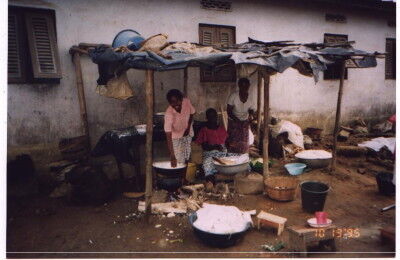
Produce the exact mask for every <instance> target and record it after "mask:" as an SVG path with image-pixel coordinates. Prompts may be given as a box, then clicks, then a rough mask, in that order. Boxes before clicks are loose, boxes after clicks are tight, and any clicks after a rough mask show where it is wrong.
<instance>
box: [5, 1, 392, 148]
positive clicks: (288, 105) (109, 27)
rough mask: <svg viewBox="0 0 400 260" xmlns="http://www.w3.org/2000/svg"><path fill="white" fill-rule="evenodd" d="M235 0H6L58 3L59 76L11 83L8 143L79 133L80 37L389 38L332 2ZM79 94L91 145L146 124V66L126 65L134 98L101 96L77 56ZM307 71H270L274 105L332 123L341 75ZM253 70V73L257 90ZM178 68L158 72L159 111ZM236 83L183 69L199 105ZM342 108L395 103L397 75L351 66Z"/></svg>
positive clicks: (387, 108)
mask: <svg viewBox="0 0 400 260" xmlns="http://www.w3.org/2000/svg"><path fill="white" fill-rule="evenodd" d="M290 2H291V4H285V3H284V1H265V0H249V1H239V0H236V1H233V4H232V7H233V10H232V12H221V11H210V10H205V9H202V8H200V1H199V0H190V1H184V0H170V1H165V0H164V1H161V0H160V1H156V0H148V1H133V0H113V1H105V0H96V1H89V0H86V1H84V0H80V1H78V0H69V1H63V0H46V1H44V0H35V1H28V0H11V1H10V4H12V5H17V6H29V7H39V8H50V9H54V10H55V11H56V20H57V21H56V26H57V38H58V47H59V53H60V58H61V68H62V74H63V78H62V80H61V83H60V84H59V85H44V84H34V85H26V84H9V85H8V142H9V145H11V146H15V145H24V144H36V143H47V142H54V141H58V139H59V138H62V137H73V136H78V135H80V134H82V133H83V132H82V129H81V122H80V116H79V104H78V98H77V90H76V82H75V72H74V67H73V64H72V61H71V56H70V54H69V53H68V50H69V48H70V47H71V46H72V45H76V44H78V43H81V42H88V43H108V44H111V42H112V40H113V38H114V36H115V35H116V34H117V33H118V32H119V31H121V30H123V29H127V28H129V29H134V30H137V31H139V32H140V33H141V34H142V35H143V36H144V37H149V36H151V35H154V34H158V33H167V34H168V35H169V40H170V41H190V42H198V40H199V39H198V37H199V36H198V24H199V23H209V24H220V25H231V26H236V41H237V43H240V42H245V41H247V37H252V38H255V39H259V40H265V41H274V40H295V41H298V42H322V41H323V35H324V33H335V34H336V33H337V34H347V35H348V36H349V40H355V41H356V44H355V47H356V48H359V49H363V50H367V51H380V52H384V51H385V39H386V38H389V37H390V38H394V37H395V28H390V27H388V26H387V17H384V16H382V15H379V14H377V13H372V12H366V11H355V12H354V11H353V12H350V11H349V10H332V8H329V10H327V9H328V8H326V7H323V6H307V5H305V4H304V3H296V2H295V1H290ZM326 12H329V13H341V14H344V15H346V17H347V23H345V24H338V23H328V22H326V21H325V13H326ZM82 68H83V75H84V86H85V94H86V99H87V109H88V119H89V126H90V133H91V139H92V143H95V142H96V141H97V140H98V138H99V137H100V135H101V134H102V133H104V132H105V131H106V130H109V129H112V128H120V127H125V126H128V125H130V124H139V123H144V122H145V105H144V89H143V88H144V71H134V70H130V71H129V80H130V82H131V84H132V85H133V86H134V91H135V97H134V98H133V99H131V100H128V101H120V100H114V99H109V98H105V97H102V96H99V95H98V94H96V93H95V88H96V80H97V78H98V72H97V66H96V64H94V63H92V62H91V61H90V59H89V58H88V57H86V56H83V58H82ZM320 78H321V80H320V81H319V82H318V83H317V84H315V83H314V80H313V79H312V78H308V77H305V76H302V75H300V74H298V73H297V72H296V71H294V70H293V69H288V70H287V71H286V72H284V73H282V74H277V75H275V76H272V77H271V111H272V114H273V115H277V116H281V117H284V118H287V119H290V120H293V121H294V122H296V123H298V124H300V125H301V126H302V127H308V126H314V127H322V128H324V129H326V130H327V132H329V131H331V130H332V126H333V120H334V115H335V111H336V100H337V92H338V85H339V81H338V80H334V81H332V80H331V81H324V80H323V76H322V75H321V77H320ZM256 80H257V78H256V76H254V77H252V78H251V83H252V89H251V91H253V92H255V91H256ZM182 86H183V71H172V72H162V73H158V72H157V73H155V95H156V102H155V103H156V111H164V110H165V109H166V107H167V103H166V100H165V94H166V93H167V91H168V90H169V89H171V88H179V89H182ZM235 88H236V86H235V84H220V83H200V78H199V70H198V69H196V68H190V69H189V97H190V99H191V100H192V102H193V104H194V106H195V107H196V109H197V110H198V111H199V112H201V111H204V110H205V109H206V108H207V107H210V106H213V107H219V105H225V102H226V99H227V96H228V95H229V93H230V92H231V91H232V90H234V89H235ZM342 108H343V110H342V116H343V119H344V120H349V119H351V118H353V117H354V116H362V117H364V118H367V119H369V118H376V117H382V116H386V115H389V114H390V113H392V112H394V111H395V81H394V80H385V73H384V60H378V66H377V67H376V68H370V69H353V70H349V74H348V80H346V81H345V86H344V94H343V106H342Z"/></svg>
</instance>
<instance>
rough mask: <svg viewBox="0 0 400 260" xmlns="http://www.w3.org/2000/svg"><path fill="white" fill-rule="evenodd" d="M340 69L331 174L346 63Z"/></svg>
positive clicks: (334, 164) (334, 163) (333, 167)
mask: <svg viewBox="0 0 400 260" xmlns="http://www.w3.org/2000/svg"><path fill="white" fill-rule="evenodd" d="M341 65H342V67H341V70H340V84H339V93H338V99H337V105H336V119H335V128H334V130H333V148H332V164H331V172H333V171H334V170H335V168H336V146H337V136H338V134H339V128H340V127H339V124H340V114H341V107H342V95H343V83H344V74H345V71H346V62H345V60H343V61H342V64H341Z"/></svg>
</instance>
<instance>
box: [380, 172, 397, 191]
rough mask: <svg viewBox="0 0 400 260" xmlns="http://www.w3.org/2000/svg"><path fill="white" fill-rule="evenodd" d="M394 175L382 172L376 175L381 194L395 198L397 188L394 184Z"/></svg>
mask: <svg viewBox="0 0 400 260" xmlns="http://www.w3.org/2000/svg"><path fill="white" fill-rule="evenodd" d="M392 179H393V173H388V172H380V173H378V174H377V175H376V183H377V184H378V190H379V193H380V194H383V195H386V196H393V195H395V194H396V190H395V186H394V185H393V182H392Z"/></svg>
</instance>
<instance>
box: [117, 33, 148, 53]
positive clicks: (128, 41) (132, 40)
mask: <svg viewBox="0 0 400 260" xmlns="http://www.w3.org/2000/svg"><path fill="white" fill-rule="evenodd" d="M143 41H144V38H143V37H142V36H141V35H140V34H139V33H138V32H136V31H134V30H131V29H126V30H123V31H120V32H119V33H118V34H117V35H116V36H115V38H114V40H113V43H112V47H113V48H118V47H121V46H126V47H128V49H130V50H133V51H137V50H138V49H140V47H141V43H142V42H143Z"/></svg>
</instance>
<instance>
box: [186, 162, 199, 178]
mask: <svg viewBox="0 0 400 260" xmlns="http://www.w3.org/2000/svg"><path fill="white" fill-rule="evenodd" d="M196 170H197V166H196V164H194V163H191V162H190V163H188V166H187V170H186V180H187V181H188V182H193V181H194V179H195V178H196Z"/></svg>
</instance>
